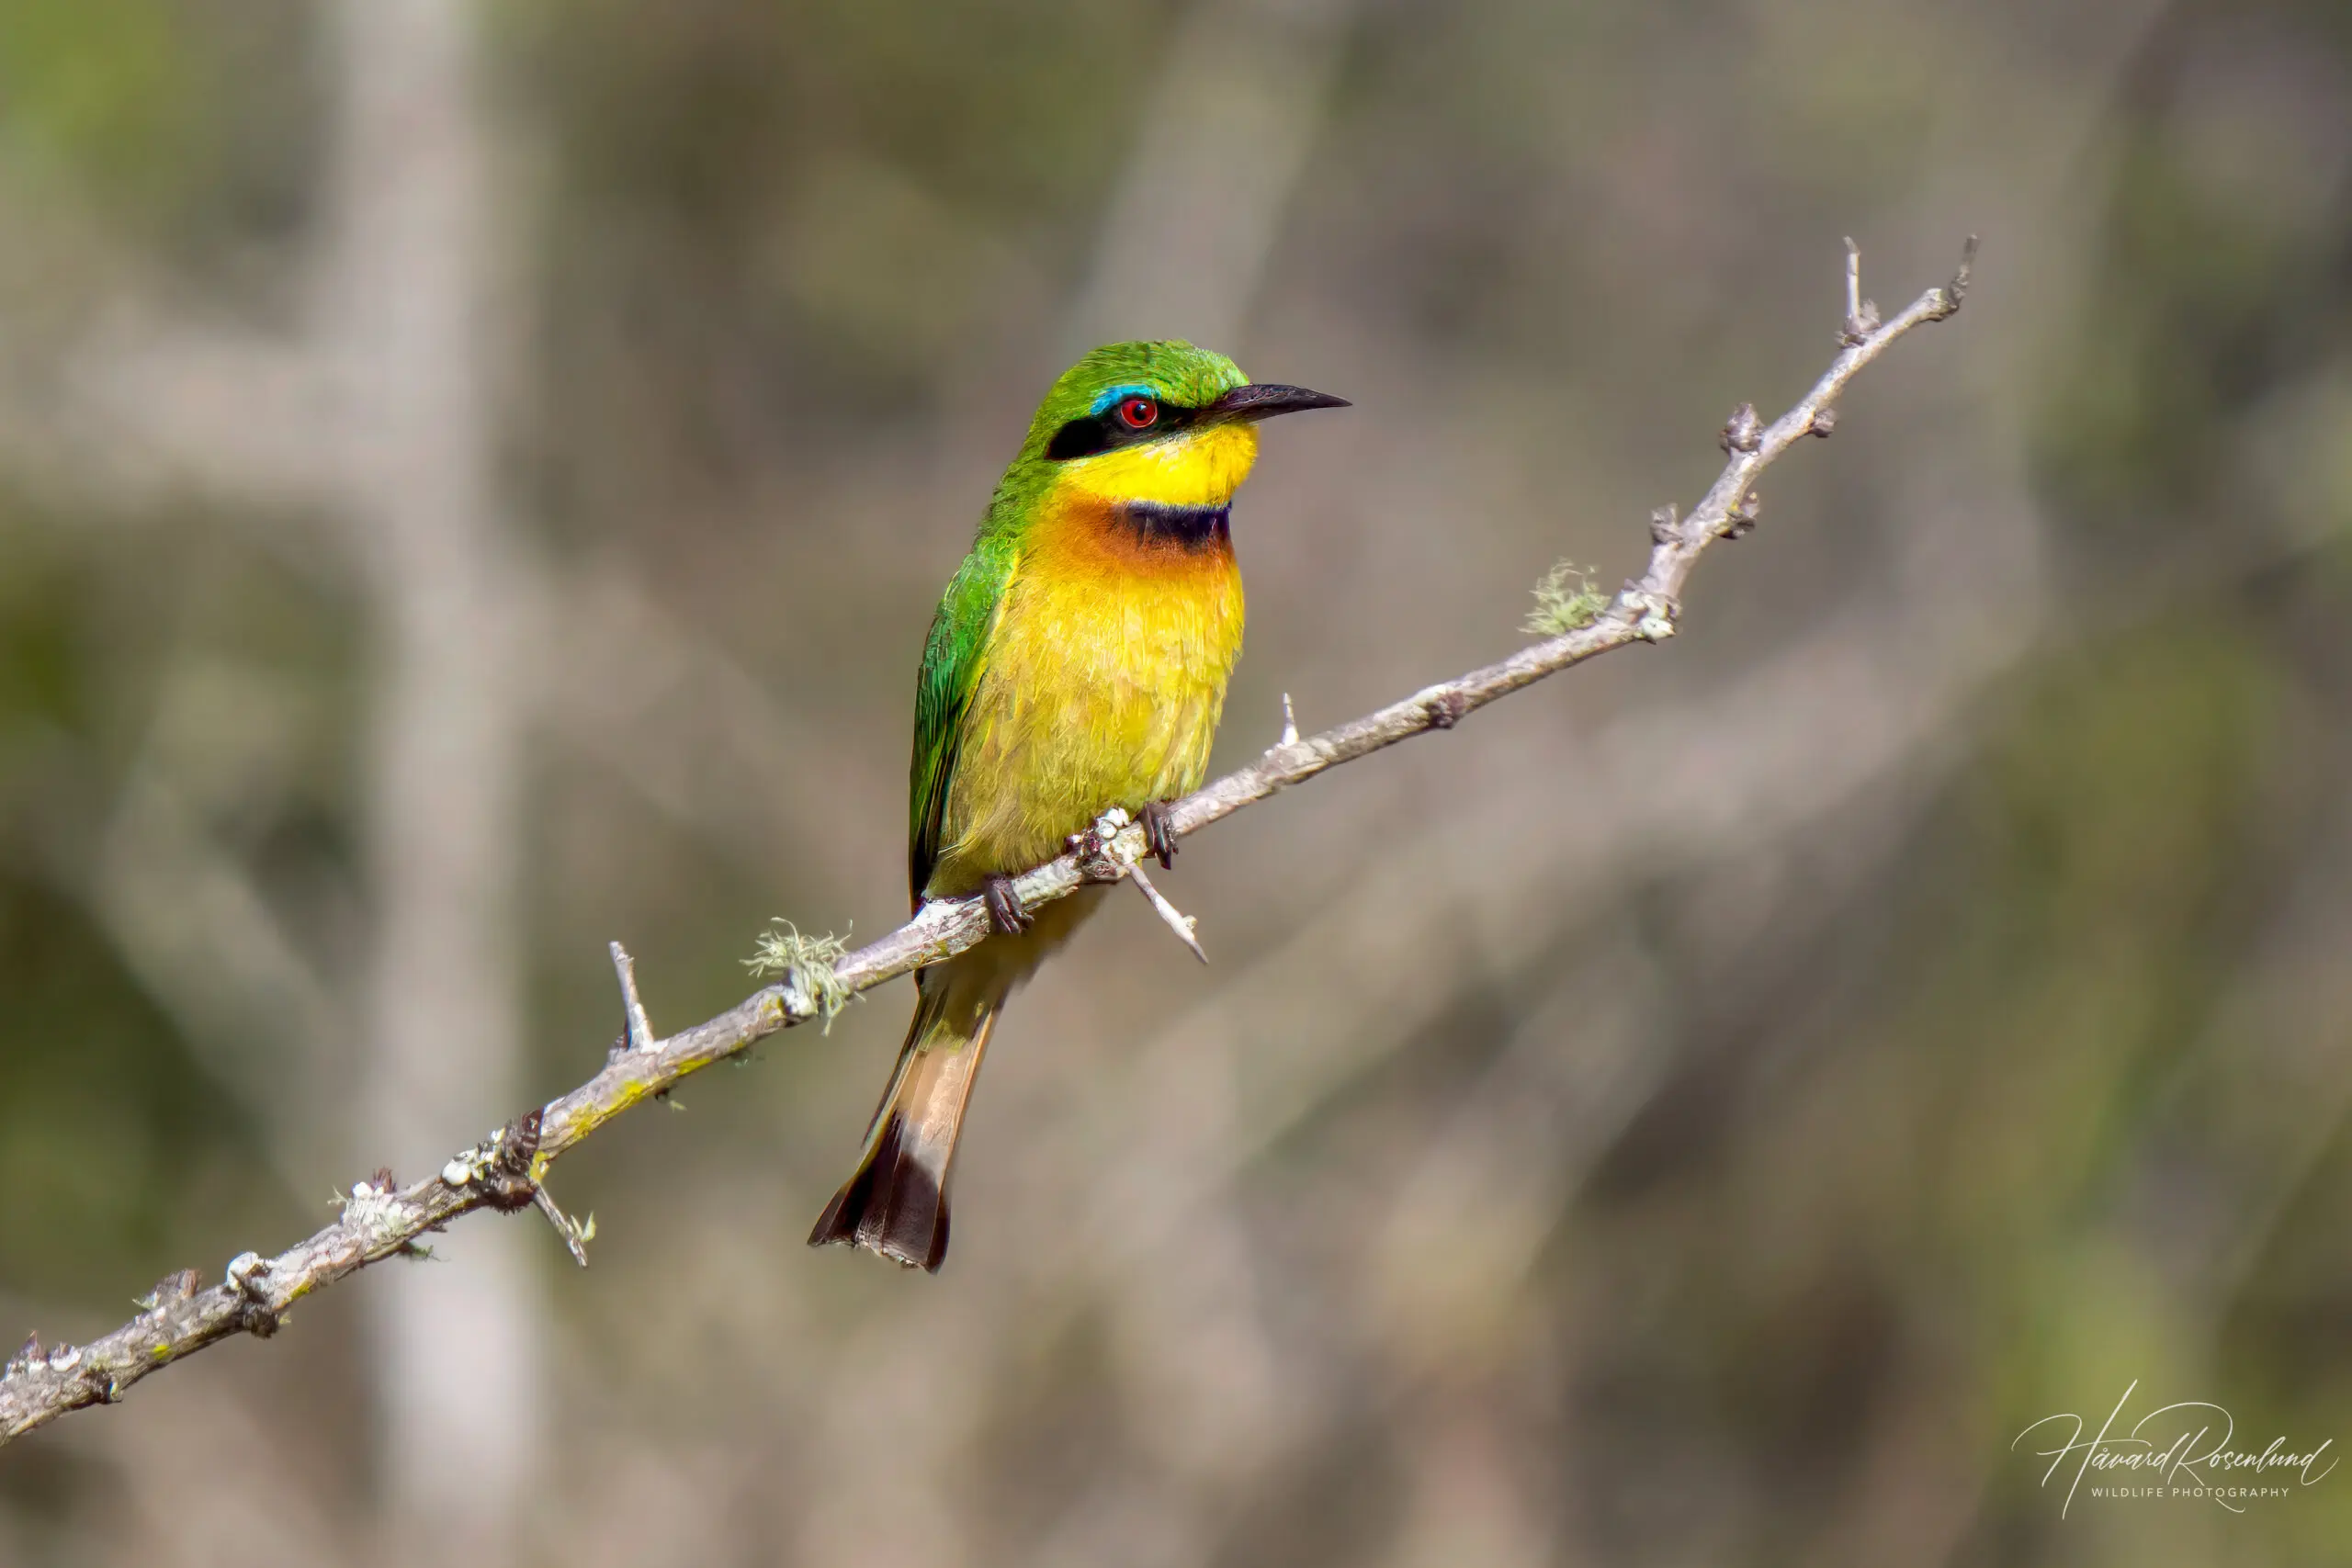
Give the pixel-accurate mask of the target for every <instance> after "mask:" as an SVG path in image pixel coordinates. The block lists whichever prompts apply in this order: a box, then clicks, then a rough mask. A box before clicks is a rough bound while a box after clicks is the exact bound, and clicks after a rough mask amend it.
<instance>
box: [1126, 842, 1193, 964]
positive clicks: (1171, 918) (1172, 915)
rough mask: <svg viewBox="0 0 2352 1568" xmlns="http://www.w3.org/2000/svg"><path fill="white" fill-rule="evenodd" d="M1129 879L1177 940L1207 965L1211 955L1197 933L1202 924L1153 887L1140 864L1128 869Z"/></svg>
mask: <svg viewBox="0 0 2352 1568" xmlns="http://www.w3.org/2000/svg"><path fill="white" fill-rule="evenodd" d="M1127 879H1128V880H1129V881H1131V882H1133V883H1134V884H1135V885H1136V891H1137V892H1139V893H1141V894H1142V895H1143V896H1144V897H1145V898H1147V899H1148V900H1149V901H1150V904H1151V907H1152V908H1153V909H1155V910H1157V911H1158V912H1159V918H1160V919H1163V920H1165V921H1167V922H1168V929H1169V930H1170V931H1174V932H1175V933H1176V940H1177V941H1178V942H1182V943H1183V944H1184V945H1185V946H1186V947H1188V948H1190V949H1191V950H1192V953H1193V957H1195V958H1197V959H1199V960H1200V961H1201V962H1202V963H1204V964H1206V963H1207V962H1208V961H1209V955H1208V954H1207V953H1204V952H1203V951H1202V950H1201V939H1200V937H1199V935H1198V934H1197V932H1196V931H1195V928H1196V927H1197V926H1198V925H1199V924H1200V922H1199V921H1198V920H1195V919H1193V917H1192V916H1190V915H1187V914H1183V913H1182V912H1181V911H1179V910H1178V909H1177V908H1176V906H1175V905H1173V904H1171V903H1170V902H1169V901H1168V899H1167V898H1166V897H1164V896H1163V895H1162V894H1161V893H1160V891H1159V888H1157V887H1154V886H1152V885H1151V878H1150V877H1149V876H1148V875H1147V874H1145V872H1144V869H1143V867H1142V866H1141V865H1140V864H1136V865H1131V866H1129V867H1128V868H1127Z"/></svg>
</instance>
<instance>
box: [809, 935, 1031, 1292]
mask: <svg viewBox="0 0 2352 1568" xmlns="http://www.w3.org/2000/svg"><path fill="white" fill-rule="evenodd" d="M943 967H944V966H943ZM956 978H960V976H952V975H950V974H946V973H941V972H940V971H937V970H934V971H931V972H927V973H926V974H925V975H924V976H923V980H925V981H930V982H933V983H931V984H927V985H924V986H923V987H922V1000H921V1001H920V1002H919V1003H918V1004H917V1006H916V1008H915V1017H914V1022H913V1024H912V1025H911V1026H910V1028H909V1029H908V1031H907V1043H905V1044H904V1045H902V1046H900V1047H899V1066H898V1070H897V1071H896V1072H894V1073H893V1074H892V1075H891V1077H890V1086H889V1088H888V1089H886V1090H885V1091H884V1092H883V1095H882V1103H881V1105H880V1106H879V1107H878V1108H877V1109H876V1111H875V1112H874V1121H873V1123H872V1125H871V1126H869V1127H868V1128H867V1130H866V1134H865V1153H864V1155H863V1156H860V1158H859V1160H858V1163H857V1170H856V1172H855V1173H854V1175H852V1176H851V1177H850V1179H849V1180H848V1181H846V1182H845V1183H843V1184H842V1190H840V1191H839V1192H836V1193H834V1194H833V1201H831V1203H829V1204H827V1205H826V1206H825V1212H824V1213H823V1214H822V1215H820V1216H819V1218H818V1221H817V1225H816V1228H815V1229H814V1230H811V1231H810V1232H809V1246H811V1247H822V1246H824V1245H825V1244H826V1243H828V1242H836V1241H839V1242H846V1243H848V1244H849V1245H851V1246H853V1247H865V1248H867V1249H868V1250H870V1251H874V1252H878V1253H880V1254H881V1255H882V1256H883V1257H885V1258H896V1259H898V1260H899V1262H901V1263H904V1264H907V1265H909V1266H910V1267H921V1268H923V1269H930V1270H932V1271H933V1272H934V1273H936V1272H937V1271H938V1269H939V1265H940V1264H941V1263H942V1262H943V1261H944V1259H945V1258H946V1257H947V1178H948V1175H949V1173H950V1169H951V1168H952V1166H953V1165H954V1162H955V1158H956V1134H957V1133H958V1132H960V1131H961V1130H962V1127H963V1122H964V1108H965V1106H966V1105H967V1104H968V1103H969V1102H970V1100H971V1095H972V1082H973V1080H974V1079H975V1078H976V1077H978V1076H979V1071H980V1056H981V1055H982V1053H984V1052H985V1051H986V1050H987V1049H988V1043H989V1034H990V1033H991V1032H993V1031H994V1029H995V1026H996V1013H997V1008H998V1006H999V1005H1000V1004H1001V1001H1002V999H1003V993H1002V990H1001V988H999V987H982V988H980V989H981V994H980V995H978V996H974V995H972V994H970V993H971V991H972V990H973V989H974V987H969V986H966V985H957V984H955V983H954V981H955V980H956Z"/></svg>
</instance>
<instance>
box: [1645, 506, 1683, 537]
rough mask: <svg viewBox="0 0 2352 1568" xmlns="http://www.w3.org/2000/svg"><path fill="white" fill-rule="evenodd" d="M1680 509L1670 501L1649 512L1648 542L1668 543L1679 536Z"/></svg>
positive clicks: (1680, 526) (1680, 530)
mask: <svg viewBox="0 0 2352 1568" xmlns="http://www.w3.org/2000/svg"><path fill="white" fill-rule="evenodd" d="M1681 533H1682V511H1681V508H1679V507H1678V506H1676V505H1675V504H1674V503H1673V502H1667V503H1666V504H1665V505H1664V506H1661V507H1659V508H1658V509H1657V511H1655V512H1653V513H1650V543H1651V544H1653V545H1670V544H1673V543H1674V542H1675V541H1676V540H1677V539H1678V538H1679V537H1680V536H1681Z"/></svg>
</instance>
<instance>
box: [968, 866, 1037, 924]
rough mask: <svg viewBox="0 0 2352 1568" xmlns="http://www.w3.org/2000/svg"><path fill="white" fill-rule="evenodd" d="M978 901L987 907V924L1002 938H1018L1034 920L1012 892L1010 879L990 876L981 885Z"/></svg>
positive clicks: (1018, 897) (1034, 917)
mask: <svg viewBox="0 0 2352 1568" xmlns="http://www.w3.org/2000/svg"><path fill="white" fill-rule="evenodd" d="M980 901H981V902H982V903H984V904H986V905H987V906H988V907H989V925H991V926H993V927H995V928H996V931H997V932H998V934H1000V935H1002V936H1019V935H1020V934H1021V933H1022V932H1023V931H1027V930H1028V929H1029V928H1030V926H1031V925H1032V924H1034V923H1035V920H1036V918H1037V917H1036V916H1035V915H1032V914H1031V913H1030V912H1029V911H1028V909H1027V908H1025V907H1024V906H1023V904H1022V902H1021V895H1020V894H1018V893H1016V892H1014V891H1013V890H1012V878H1011V877H1009V876H991V877H989V879H988V881H987V882H986V883H985V884H984V885H983V891H982V892H981V894H980Z"/></svg>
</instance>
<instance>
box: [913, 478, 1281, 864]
mask: <svg viewBox="0 0 2352 1568" xmlns="http://www.w3.org/2000/svg"><path fill="white" fill-rule="evenodd" d="M1241 622H1242V603H1241V574H1240V571H1239V570H1238V568H1237V566H1236V565H1235V563H1234V559H1233V556H1232V552H1231V550H1230V548H1229V547H1227V546H1226V544H1225V542H1224V541H1223V540H1222V539H1218V540H1216V541H1215V542H1214V544H1211V545H1199V546H1187V545H1185V544H1182V543H1178V542H1174V541H1151V540H1144V539H1140V538H1138V537H1137V536H1136V535H1135V534H1133V533H1132V531H1129V530H1127V529H1126V528H1125V525H1123V524H1120V523H1118V522H1117V521H1116V520H1115V519H1114V518H1113V517H1111V515H1110V514H1109V513H1108V511H1107V509H1105V508H1104V507H1103V506H1102V505H1100V504H1096V503H1092V502H1088V501H1087V500H1086V499H1085V498H1083V497H1082V496H1078V495H1073V496H1071V497H1070V498H1069V500H1068V501H1067V502H1065V503H1063V504H1060V505H1057V506H1053V507H1050V508H1048V509H1047V510H1046V513H1045V514H1044V515H1042V516H1040V518H1039V519H1038V521H1037V523H1036V525H1035V527H1034V529H1033V531H1032V535H1031V537H1030V539H1029V540H1028V541H1027V542H1026V544H1025V547H1024V548H1023V554H1022V557H1021V560H1020V563H1019V565H1018V566H1017V567H1016V569H1015V570H1014V572H1013V575H1012V581H1011V582H1010V583H1008V584H1007V587H1006V590H1005V599H1004V608H1003V611H1002V614H1001V618H1000V619H999V621H998V623H997V626H996V630H995V634H994V636H993V637H991V638H990V639H989V652H988V655H987V659H986V662H985V664H984V666H983V669H982V672H981V675H980V678H979V684H978V688H977V689H976V690H975V692H974V693H973V696H972V703H971V706H970V708H969V709H967V713H966V717H965V729H964V741H963V746H962V749H961V751H960V753H959V755H958V756H957V759H956V773H955V777H954V779H953V780H952V782H951V783H950V784H949V786H948V795H947V807H946V813H945V820H944V822H943V823H942V825H941V826H942V832H941V834H940V840H941V845H940V856H939V862H938V865H937V867H936V869H935V870H934V871H933V874H932V878H931V885H930V887H929V889H928V891H929V892H930V893H931V894H932V895H933V896H934V897H937V896H948V895H956V894H967V893H970V892H972V891H974V890H975V889H977V888H978V886H979V885H980V882H981V880H982V879H983V878H984V877H986V876H988V875H989V874H992V873H1012V872H1020V871H1025V870H1027V869H1028V868H1029V867H1031V866H1033V865H1036V864H1038V863H1041V862H1044V861H1047V860H1050V859H1052V858H1053V857H1054V856H1056V855H1057V854H1059V853H1061V852H1062V850H1063V849H1064V847H1065V842H1066V840H1068V838H1069V835H1071V834H1072V833H1076V832H1079V831H1080V830H1081V829H1084V828H1086V827H1087V825H1088V824H1090V823H1091V822H1092V821H1093V820H1094V819H1095V818H1097V817H1099V816H1100V815H1101V814H1102V813H1103V812H1104V811H1105V810H1108V809H1109V808H1110V807H1114V806H1124V807H1126V808H1127V809H1128V810H1130V811H1133V810H1136V809H1137V808H1139V807H1143V806H1145V805H1146V804H1148V803H1149V802H1151V801H1154V800H1163V799H1166V798H1168V797H1170V796H1171V795H1183V794H1186V793H1188V792H1190V791H1192V790H1194V789H1197V788H1198V787H1200V784H1201V783H1202V781H1203V780H1204V778H1205V777H1206V776H1207V773H1208V761H1209V744H1210V742H1211V741H1212V740H1213V739H1215V737H1216V724H1217V716H1218V714H1219V713H1220V711H1221V710H1222V709H1223V707H1224V705H1225V685H1226V678H1227V676H1228V675H1229V674H1231V672H1232V670H1233V663H1234V660H1236V659H1237V658H1238V656H1239V654H1240V651H1241Z"/></svg>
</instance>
